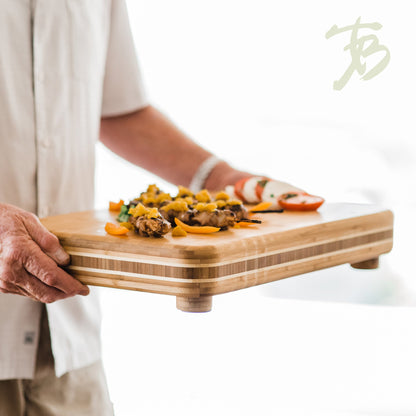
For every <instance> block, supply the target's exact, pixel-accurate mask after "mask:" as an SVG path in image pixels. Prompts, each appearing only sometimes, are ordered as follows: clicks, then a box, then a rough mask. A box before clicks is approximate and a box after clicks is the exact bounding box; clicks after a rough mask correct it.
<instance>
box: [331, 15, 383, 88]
mask: <svg viewBox="0 0 416 416" xmlns="http://www.w3.org/2000/svg"><path fill="white" fill-rule="evenodd" d="M382 27H383V26H382V25H381V24H380V23H377V22H374V23H361V17H359V18H358V19H357V21H356V22H355V24H354V25H351V26H345V27H342V28H339V27H338V26H337V25H334V26H332V27H331V29H329V30H328V32H327V33H326V35H325V37H326V39H329V38H331V37H332V36H334V35H338V34H339V33H342V32H348V31H351V41H350V43H349V44H348V45H347V46H345V48H344V51H348V50H349V51H350V53H351V64H350V66H349V67H348V68H347V70H346V71H345V73H344V75H342V77H341V78H340V79H339V80H337V81H334V90H341V89H342V88H344V87H345V85H346V83H347V82H348V81H349V80H350V78H351V76H352V74H353V73H354V72H355V71H357V72H358V74H360V75H362V77H361V79H363V80H365V81H368V80H369V79H371V78H374V77H375V76H376V75H378V74H379V73H380V72H381V71H383V70H384V68H385V67H386V66H387V64H388V63H389V61H390V52H389V50H388V49H387V48H386V47H385V46H384V45H380V44H379V41H378V39H377V36H376V35H373V34H371V35H366V36H361V37H360V38H359V37H358V31H359V30H360V29H372V30H380V29H381V28H382ZM368 42H370V44H368ZM366 43H367V45H368V46H366ZM377 52H384V56H383V58H382V59H381V60H380V61H379V62H378V64H377V65H375V66H374V67H373V68H372V69H371V70H369V71H368V72H367V73H366V69H367V65H366V63H365V58H367V57H368V56H370V55H372V54H374V53H377ZM361 58H364V62H362V61H361Z"/></svg>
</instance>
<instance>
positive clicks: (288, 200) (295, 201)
mask: <svg viewBox="0 0 416 416" xmlns="http://www.w3.org/2000/svg"><path fill="white" fill-rule="evenodd" d="M277 201H278V202H279V205H280V206H281V207H282V208H283V209H287V210H288V211H289V210H290V211H315V210H317V209H318V208H319V207H320V206H321V205H322V204H323V203H324V201H325V200H324V199H323V198H321V197H320V196H316V195H309V194H307V193H305V192H288V193H286V194H283V195H280V196H279V197H278V198H277Z"/></svg>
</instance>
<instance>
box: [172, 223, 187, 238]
mask: <svg viewBox="0 0 416 416" xmlns="http://www.w3.org/2000/svg"><path fill="white" fill-rule="evenodd" d="M187 235H188V233H187V232H186V231H185V230H184V229H183V228H182V227H181V226H180V225H177V226H176V227H175V228H174V229H173V230H172V236H173V237H186V236H187Z"/></svg>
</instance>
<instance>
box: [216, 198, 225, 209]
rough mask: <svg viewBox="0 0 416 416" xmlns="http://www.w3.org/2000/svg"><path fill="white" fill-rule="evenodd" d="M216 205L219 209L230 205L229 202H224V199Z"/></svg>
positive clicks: (219, 200) (218, 200)
mask: <svg viewBox="0 0 416 416" xmlns="http://www.w3.org/2000/svg"><path fill="white" fill-rule="evenodd" d="M215 203H216V204H217V207H218V208H224V207H225V206H226V205H227V204H228V202H227V201H224V200H223V199H217V200H216V201H215Z"/></svg>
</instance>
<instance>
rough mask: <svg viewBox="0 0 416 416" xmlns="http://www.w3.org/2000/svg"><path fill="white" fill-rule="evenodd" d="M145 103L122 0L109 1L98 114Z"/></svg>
mask: <svg viewBox="0 0 416 416" xmlns="http://www.w3.org/2000/svg"><path fill="white" fill-rule="evenodd" d="M148 104H149V102H148V99H147V96H146V92H145V89H144V85H143V80H142V77H141V73H140V68H139V63H138V60H137V56H136V51H135V47H134V42H133V37H132V34H131V29H130V24H129V18H128V13H127V7H126V3H125V1H124V0H113V1H112V6H111V20H110V32H109V39H108V49H107V59H106V66H105V74H104V85H103V98H102V109H101V115H102V117H110V116H116V115H120V114H125V113H130V112H133V111H135V110H138V109H140V108H143V107H146V106H147V105H148Z"/></svg>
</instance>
